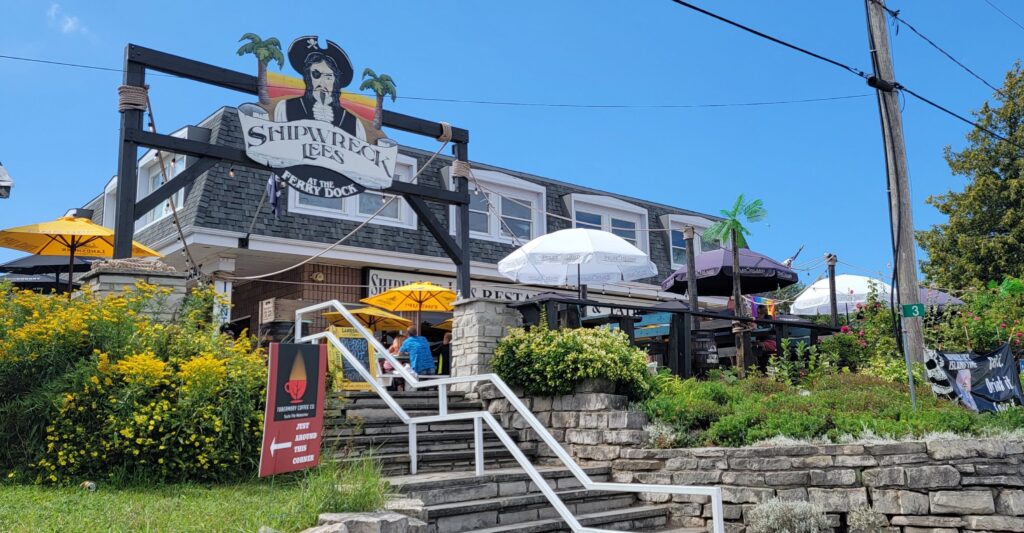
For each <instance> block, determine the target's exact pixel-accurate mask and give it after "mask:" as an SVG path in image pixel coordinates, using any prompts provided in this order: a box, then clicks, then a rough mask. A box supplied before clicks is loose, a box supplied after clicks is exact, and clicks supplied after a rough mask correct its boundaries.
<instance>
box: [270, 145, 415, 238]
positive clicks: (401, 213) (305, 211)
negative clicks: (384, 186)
mask: <svg viewBox="0 0 1024 533" xmlns="http://www.w3.org/2000/svg"><path fill="white" fill-rule="evenodd" d="M395 163H396V164H395V180H396V181H404V182H408V181H410V180H411V179H412V177H413V176H415V175H416V172H417V168H418V164H419V162H418V161H417V160H416V158H415V157H410V156H407V155H404V154H398V160H397V161H396V162H395ZM367 192H368V193H370V194H373V195H382V194H383V193H381V192H379V191H370V190H367ZM286 194H287V195H288V212H289V213H297V214H301V215H311V216H316V217H324V218H334V219H339V220H350V221H353V222H363V221H365V220H366V219H368V218H370V214H365V215H364V214H362V213H360V212H359V197H360V196H361V194H357V195H354V196H349V197H347V198H341V199H340V200H341V208H340V209H335V208H332V207H323V206H317V205H307V204H303V203H300V202H299V196H300V194H301V193H300V192H299V191H297V190H295V189H290V190H289V191H288V192H287V193H286ZM363 194H365V193H363ZM384 196H385V197H387V196H390V195H384ZM395 202H397V203H398V218H392V217H385V216H383V215H377V216H376V217H374V218H373V220H371V221H370V224H376V225H378V226H392V227H395V228H403V229H411V230H415V229H416V225H417V224H418V219H417V217H416V212H415V211H413V210H412V207H410V206H409V202H406V201H405V199H404V198H402V197H401V196H399V197H398V199H397V200H395ZM371 214H372V213H371Z"/></svg>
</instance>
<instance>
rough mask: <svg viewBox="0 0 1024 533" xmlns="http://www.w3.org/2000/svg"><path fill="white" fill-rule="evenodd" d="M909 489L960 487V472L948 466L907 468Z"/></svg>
mask: <svg viewBox="0 0 1024 533" xmlns="http://www.w3.org/2000/svg"><path fill="white" fill-rule="evenodd" d="M906 472H907V487H908V488H912V489H942V488H951V487H958V486H959V485H960V472H958V471H957V469H956V468H953V467H952V466H948V465H942V466H918V467H913V468H907V469H906Z"/></svg>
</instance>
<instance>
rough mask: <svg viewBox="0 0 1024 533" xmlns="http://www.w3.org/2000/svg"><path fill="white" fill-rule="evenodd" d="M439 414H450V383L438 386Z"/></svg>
mask: <svg viewBox="0 0 1024 533" xmlns="http://www.w3.org/2000/svg"><path fill="white" fill-rule="evenodd" d="M437 414H439V415H441V416H444V415H447V414H448V385H441V386H439V387H437Z"/></svg>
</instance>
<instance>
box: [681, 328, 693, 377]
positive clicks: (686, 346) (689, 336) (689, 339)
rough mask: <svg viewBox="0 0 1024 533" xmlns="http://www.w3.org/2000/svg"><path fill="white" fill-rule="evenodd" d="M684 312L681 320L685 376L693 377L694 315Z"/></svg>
mask: <svg viewBox="0 0 1024 533" xmlns="http://www.w3.org/2000/svg"><path fill="white" fill-rule="evenodd" d="M687 315H689V314H688V313H687V314H684V315H683V316H682V317H681V318H682V320H680V321H679V324H680V325H681V326H682V327H683V365H682V366H683V369H682V370H683V377H684V378H689V377H693V321H694V320H695V318H694V317H693V315H689V316H687Z"/></svg>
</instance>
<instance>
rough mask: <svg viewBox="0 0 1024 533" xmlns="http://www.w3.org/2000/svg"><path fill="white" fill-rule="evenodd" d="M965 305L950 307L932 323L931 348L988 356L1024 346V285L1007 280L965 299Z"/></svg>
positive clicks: (930, 331) (929, 333)
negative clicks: (1005, 347) (1004, 348)
mask: <svg viewBox="0 0 1024 533" xmlns="http://www.w3.org/2000/svg"><path fill="white" fill-rule="evenodd" d="M963 300H964V303H965V305H963V306H949V307H947V308H946V309H945V310H944V311H943V313H942V314H941V315H939V316H937V317H935V318H933V319H932V320H930V321H928V327H926V329H925V335H926V338H927V340H928V343H929V345H931V346H933V347H935V348H937V349H939V350H944V351H950V352H967V351H975V352H981V353H983V352H988V351H990V350H994V349H995V348H998V347H999V346H1001V345H1002V344H1003V343H1006V342H1009V343H1010V344H1011V345H1012V346H1013V348H1014V350H1015V351H1016V350H1020V349H1021V347H1022V343H1024V281H1021V280H1020V279H1017V278H1007V279H1005V280H1003V282H1002V283H1000V284H996V283H989V285H988V286H987V287H985V288H983V289H973V290H971V291H968V292H967V293H966V294H964V295H963Z"/></svg>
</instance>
